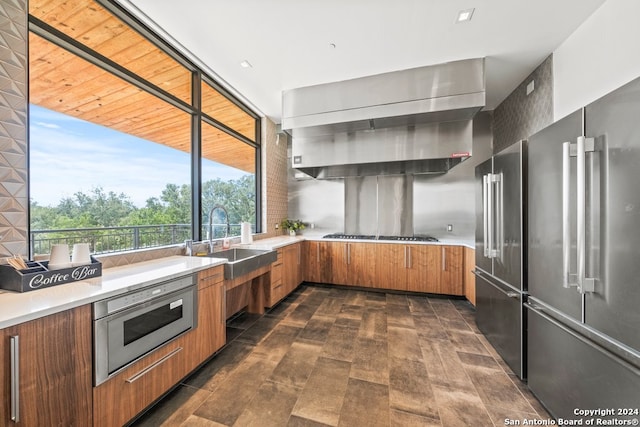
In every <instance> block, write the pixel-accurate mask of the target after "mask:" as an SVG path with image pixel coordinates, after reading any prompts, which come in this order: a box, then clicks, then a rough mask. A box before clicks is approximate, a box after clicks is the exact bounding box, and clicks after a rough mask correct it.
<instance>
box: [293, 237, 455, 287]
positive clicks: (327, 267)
mask: <svg viewBox="0 0 640 427" xmlns="http://www.w3.org/2000/svg"><path fill="white" fill-rule="evenodd" d="M306 248H307V261H306V263H305V271H306V272H305V279H306V280H307V281H310V282H316V283H328V284H334V285H351V286H361V287H365V288H377V289H391V290H399V291H411V292H424V293H434V294H446V295H464V290H465V288H464V276H463V266H464V256H463V248H462V247H461V246H447V245H421V244H398V243H362V242H355V243H352V242H336V241H327V242H319V241H308V242H306Z"/></svg>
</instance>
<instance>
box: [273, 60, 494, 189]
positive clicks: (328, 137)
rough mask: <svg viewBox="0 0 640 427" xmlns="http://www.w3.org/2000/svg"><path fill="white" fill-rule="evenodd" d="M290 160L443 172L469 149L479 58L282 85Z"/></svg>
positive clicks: (319, 166)
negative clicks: (303, 84) (302, 84)
mask: <svg viewBox="0 0 640 427" xmlns="http://www.w3.org/2000/svg"><path fill="white" fill-rule="evenodd" d="M282 104H283V118H282V129H283V130H285V131H287V132H288V133H289V134H290V135H291V136H292V161H293V165H292V166H293V167H294V168H296V169H299V170H301V171H302V172H304V173H306V174H308V175H311V176H313V177H316V178H338V177H345V176H367V175H384V174H417V173H443V172H446V171H447V170H449V169H450V168H451V167H453V166H455V165H456V164H458V163H460V162H461V161H463V160H464V159H466V158H468V157H469V156H470V155H471V146H472V144H471V141H472V122H471V119H472V118H473V116H474V115H475V114H476V113H477V112H478V111H479V110H480V109H481V108H482V107H483V106H484V105H485V91H484V59H482V58H478V59H469V60H464V61H456V62H449V63H445V64H440V65H434V66H429V67H421V68H414V69H410V70H403V71H397V72H392V73H385V74H378V75H375V76H368V77H362V78H358V79H353V80H346V81H342V82H336V83H327V84H322V85H316V86H309V87H303V88H297V89H291V90H288V91H284V92H283V102H282Z"/></svg>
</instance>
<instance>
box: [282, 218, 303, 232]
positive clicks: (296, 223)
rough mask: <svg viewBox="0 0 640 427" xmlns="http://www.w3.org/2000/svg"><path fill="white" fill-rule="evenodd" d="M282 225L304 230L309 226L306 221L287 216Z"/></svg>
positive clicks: (287, 228)
mask: <svg viewBox="0 0 640 427" xmlns="http://www.w3.org/2000/svg"><path fill="white" fill-rule="evenodd" d="M280 227H282V228H283V229H285V230H294V231H298V230H304V229H305V228H306V227H307V226H306V224H305V223H304V222H302V221H300V220H299V219H288V218H285V219H283V220H282V221H281V222H280Z"/></svg>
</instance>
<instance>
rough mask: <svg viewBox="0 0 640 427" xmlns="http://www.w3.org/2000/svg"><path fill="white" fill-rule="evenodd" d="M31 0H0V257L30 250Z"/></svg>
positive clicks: (22, 253) (25, 252) (21, 253)
mask: <svg viewBox="0 0 640 427" xmlns="http://www.w3.org/2000/svg"><path fill="white" fill-rule="evenodd" d="M27 13H28V11H27V2H26V0H2V2H0V257H5V256H8V255H12V254H20V255H27V254H28V240H29V239H28V230H29V227H28V224H27V217H28V199H27V195H28V184H27V135H28V129H27V110H28V105H27V81H28V80H27V79H28V76H27V37H28V31H27Z"/></svg>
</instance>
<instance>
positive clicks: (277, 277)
mask: <svg viewBox="0 0 640 427" xmlns="http://www.w3.org/2000/svg"><path fill="white" fill-rule="evenodd" d="M281 280H282V261H276V262H274V263H273V264H271V285H272V286H273V284H274V283H276V282H279V281H281Z"/></svg>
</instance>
